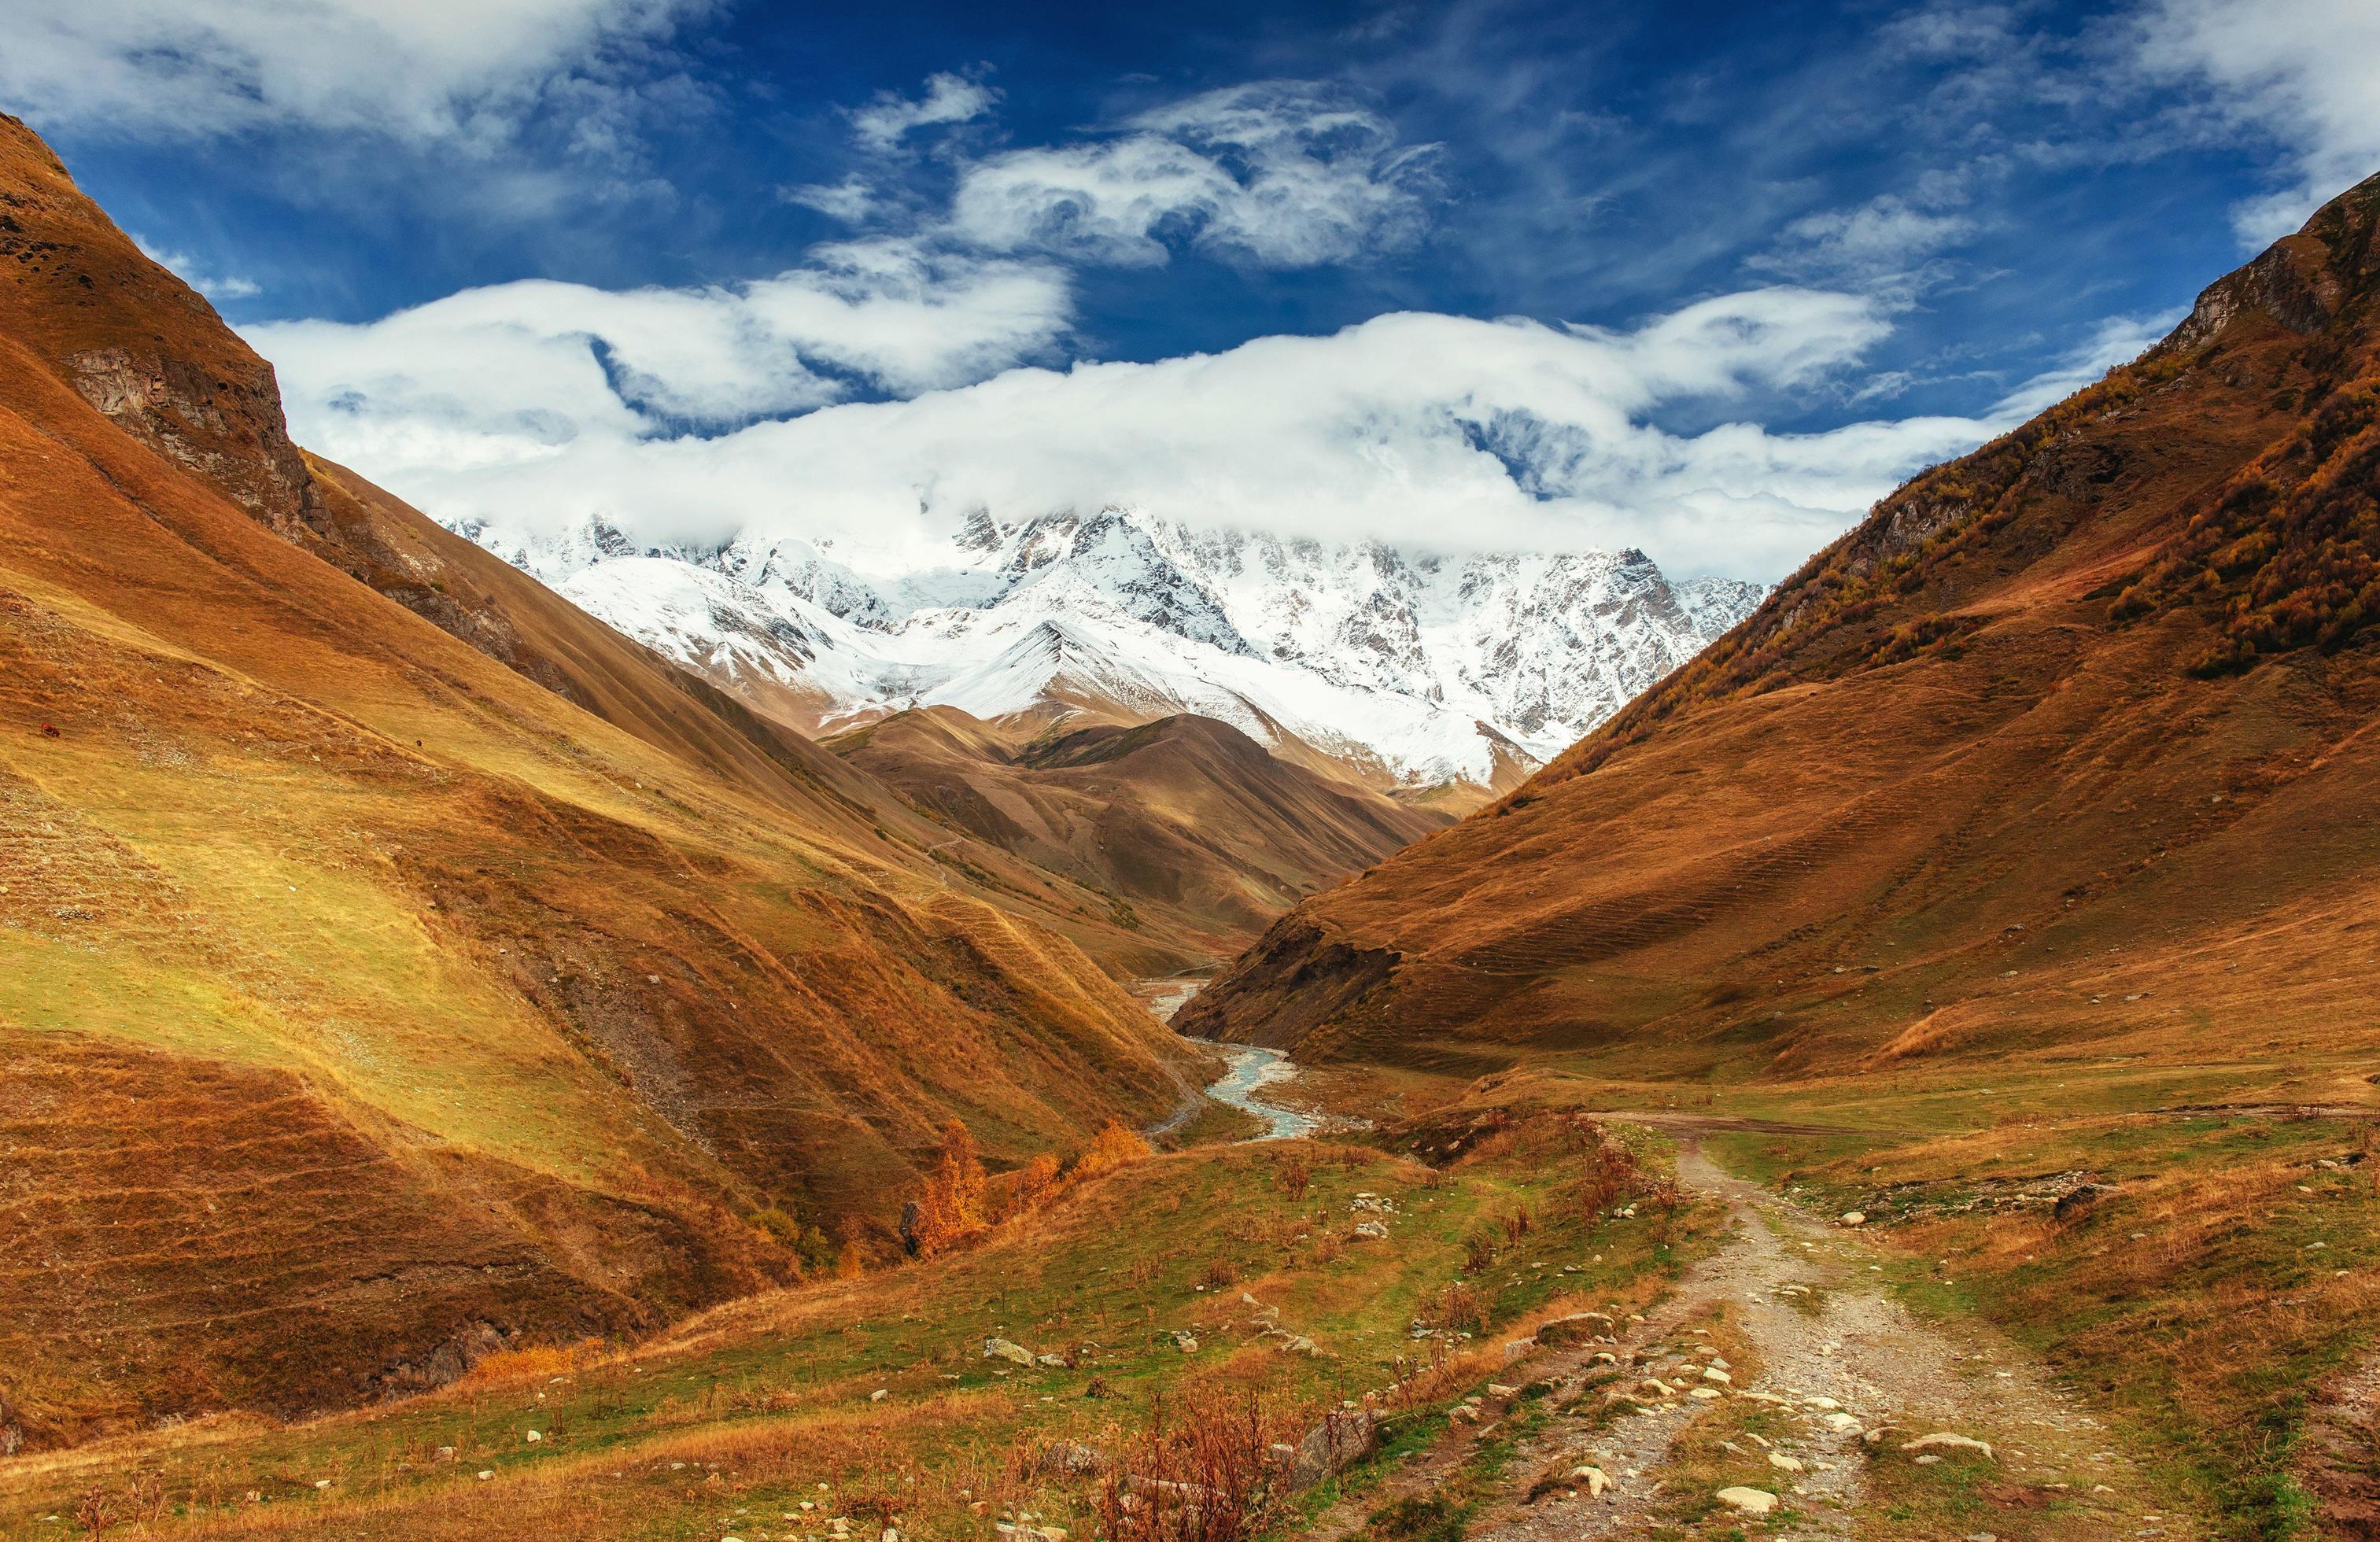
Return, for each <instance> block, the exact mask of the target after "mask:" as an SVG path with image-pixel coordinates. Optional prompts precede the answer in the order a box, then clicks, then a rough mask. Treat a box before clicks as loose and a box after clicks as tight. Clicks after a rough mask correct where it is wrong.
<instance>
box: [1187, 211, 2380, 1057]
mask: <svg viewBox="0 0 2380 1542" xmlns="http://www.w3.org/2000/svg"><path fill="white" fill-rule="evenodd" d="M2375 221H2380V179H2375V180H2374V181H2373V182H2368V183H2365V184H2364V185H2362V187H2359V188H2356V189H2354V190H2353V191H2351V192H2350V193H2349V194H2347V195H2345V196H2343V197H2342V198H2341V199H2339V200H2338V201H2336V202H2335V203H2333V204H2332V205H2330V206H2329V207H2328V208H2326V209H2325V210H2324V211H2323V212H2321V213H2319V214H2318V215H2317V216H2316V217H2315V218H2314V219H2313V222H2312V223H2311V224H2309V225H2308V226H2307V227H2306V230H2305V231H2304V233H2302V234H2301V235H2300V236H2296V237H2290V238H2289V240H2286V241H2283V242H2282V243H2280V244H2279V245H2278V246H2277V247H2276V248H2275V249H2273V250H2272V251H2270V252H2268V253H2266V254H2265V256H2264V257H2262V258H2260V259H2258V260H2257V261H2255V262H2254V263H2252V264H2251V265H2250V266H2248V267H2247V268H2245V269H2242V270H2241V271H2240V273H2235V274H2233V275H2231V276H2230V277H2229V278H2227V279H2225V280H2223V281H2222V282H2220V283H2218V284H2216V285H2214V286H2213V287H2211V288H2209V289H2208V290H2207V291H2206V293H2205V295H2204V297H2202V298H2201V299H2200V301H2199V303H2198V306H2197V309H2196V310H2195V312H2194V313H2193V314H2192V317H2191V318H2190V320H2189V321H2187V322H2184V323H2183V324H2182V325H2181V327H2180V329H2179V330H2177V332H2176V333H2175V334H2174V335H2173V336H2172V337H2171V338H2169V339H2168V341H2167V342H2165V343H2164V344H2163V345H2161V346H2158V347H2157V348H2155V349H2153V350H2152V351H2151V352H2150V353H2149V354H2147V355H2145V356H2144V357H2143V358H2142V359H2140V360H2139V361H2137V362H2135V363H2133V364H2131V365H2129V366H2126V367H2125V368H2122V369H2119V370H2115V371H2114V372H2113V373H2111V374H2110V375H2109V376H2108V378H2107V380H2106V381H2105V382H2102V383H2100V384H2098V385H2095V386H2093V387H2091V388H2090V389H2088V390H2086V391H2083V392H2082V393H2080V394H2078V395H2076V396H2074V397H2072V398H2070V400H2068V401H2067V402H2065V403H2063V404H2061V405H2059V406H2058V407H2054V408H2052V409H2051V410H2050V411H2048V412H2047V413H2045V414H2044V415H2043V416H2042V417H2041V418H2039V419H2035V420H2034V422H2032V423H2030V424H2028V425H2026V426H2025V427H2024V428H2022V429H2020V430H2018V431H2015V432H2014V433H2012V434H2010V435H2009V436H2007V437H2006V438H2004V439H2002V440H2000V441H1998V442H1996V443H1992V444H1989V445H1986V446H1985V447H1984V448H1983V449H1981V450H1979V451H1977V452H1975V453H1974V454H1973V455H1969V456H1966V457H1965V458H1963V459H1961V460H1958V461H1954V462H1950V463H1949V464H1947V465H1945V466H1943V467H1938V468H1937V469H1936V470H1934V471H1931V472H1928V473H1926V474H1925V475H1924V476H1921V477H1919V478H1917V479H1915V480H1913V481H1912V482H1911V483H1910V484H1909V485H1908V486H1906V487H1904V488H1903V489H1901V490H1900V492H1897V493H1895V494H1894V495H1893V496H1891V497H1890V498H1888V499H1887V500H1885V501H1884V502H1883V503H1881V504H1878V505H1877V506H1876V509H1875V511H1874V512H1873V513H1872V514H1871V515H1870V516H1869V517H1868V518H1867V519H1866V521H1864V523H1863V524H1862V525H1861V526H1860V527H1859V528H1856V529H1854V530H1853V531H1852V533H1851V534H1849V535H1848V536H1846V537H1844V538H1843V539H1842V540H1840V541H1839V542H1837V543H1836V544H1835V545H1834V546H1833V547H1831V548H1829V549H1828V550H1827V551H1826V552H1821V553H1820V554H1819V555H1818V556H1817V557H1815V558H1814V559H1812V561H1811V562H1810V563H1809V565H1807V566H1805V567H1804V568H1803V570H1802V571H1801V572H1800V573H1798V574H1796V575H1795V576H1794V577H1792V578H1791V579H1789V580H1788V581H1787V582H1786V583H1785V584H1783V585H1782V586H1780V587H1779V590H1778V591H1777V592H1776V593H1775V594H1774V595H1773V596H1771V597H1770V598H1769V599H1768V600H1767V602H1766V603H1764V604H1763V605H1762V606H1761V607H1760V609H1759V610H1758V611H1757V612H1756V613H1755V614H1754V615H1753V617H1752V618H1751V619H1750V620H1749V621H1747V622H1746V623H1744V624H1743V625H1741V626H1739V627H1738V628H1736V629H1735V630H1734V631H1733V632H1732V633H1731V634H1730V635H1729V636H1728V637H1725V638H1723V639H1721V640H1720V641H1719V642H1718V643H1717V644H1716V645H1714V646H1713V647H1712V648H1711V649H1710V650H1708V651H1706V653H1705V654H1704V655H1703V656H1702V657H1701V658H1699V659H1697V660H1696V661H1695V662H1693V663H1691V664H1689V665H1687V666H1686V667H1685V668H1683V669H1682V670H1680V671H1679V672H1678V673H1677V674H1674V675H1672V676H1671V677H1670V679H1668V680H1667V681H1665V682H1664V683H1663V684H1662V685H1661V686H1659V687H1658V689H1656V690H1654V691H1652V692H1649V693H1648V694H1647V695H1645V697H1643V698H1639V699H1638V700H1637V701H1636V702H1634V703H1633V704H1632V705H1631V706H1630V707H1629V708H1628V709H1627V710H1624V711H1622V712H1621V714H1619V715H1618V716H1617V717H1616V718H1615V719H1613V720H1612V721H1611V722H1609V723H1608V724H1606V725H1605V726H1604V727H1603V728H1602V729H1601V730H1599V731H1598V732H1597V733H1596V734H1594V735H1591V736H1589V737H1588V738H1587V739H1585V741H1584V742H1582V743H1581V744H1579V745H1578V746H1576V747H1574V748H1573V749H1572V750H1570V751H1569V752H1567V753H1566V754H1564V755H1563V756H1561V757H1560V758H1559V759H1557V760H1555V761H1554V762H1553V763H1552V764H1551V765H1549V766H1548V767H1547V768H1546V769H1545V770H1544V771H1541V772H1539V773H1538V774H1537V775H1536V777H1535V778H1533V779H1532V780H1531V781H1530V783H1528V784H1527V785H1526V786H1525V787H1524V788H1522V789H1521V790H1520V791H1518V792H1517V793H1515V794H1513V795H1511V796H1510V797H1508V798H1506V799H1504V800H1502V801H1501V802H1500V803H1499V804H1497V805H1496V806H1494V807H1491V808H1488V809H1487V810H1485V811H1483V812H1482V813H1481V814H1479V815H1477V816H1475V817H1474V818H1472V819H1471V820H1467V821H1465V822H1464V823H1463V824H1462V825H1459V826H1457V827H1455V828H1454V829H1451V830H1450V831H1447V832H1442V833H1440V834H1439V835H1437V836H1434V837H1432V838H1430V839H1428V840H1427V841H1424V842H1422V843H1421V844H1418V845H1416V846H1415V847H1412V848H1410V849H1409V850H1408V851H1406V852H1405V853H1403V854H1401V855H1400V856H1397V857H1394V858H1391V859H1390V861H1388V862H1386V863H1384V864H1382V865H1381V866H1380V867H1379V868H1376V869H1374V870H1373V871H1372V872H1370V873H1367V874H1366V875H1364V876H1363V877H1361V878H1359V879H1357V880H1354V881H1352V882H1350V883H1348V884H1345V885H1342V887H1340V888H1338V889H1336V890H1333V891H1331V892H1330V893H1327V894H1324V895H1320V896H1318V897H1317V898H1316V899H1314V900H1311V901H1308V902H1307V903H1306V904H1305V905H1302V906H1301V907H1300V908H1299V909H1298V910H1297V911H1295V912H1293V914H1292V915H1290V916H1289V917H1285V918H1284V919H1283V920H1282V921H1281V922H1280V923H1279V924H1278V925H1276V926H1275V927H1274V928H1273V929H1272V930H1271V931H1270V932H1269V934H1268V935H1267V936H1266V938H1265V939H1264V940H1263V941H1261V942H1259V944H1258V945H1257V947H1256V948H1255V949H1253V950H1251V952H1250V953H1248V954H1247V955H1245V957H1244V958H1243V959H1242V960H1241V961H1240V962H1239V964H1238V965H1236V966H1235V968H1234V969H1233V972H1232V973H1231V974H1230V975H1228V976H1227V977H1224V978H1223V979H1222V980H1220V982H1219V983H1218V984H1217V985H1216V986H1215V987H1213V988H1212V989H1211V990H1209V991H1208V992H1207V993H1206V994H1205V995H1203V996H1202V997H1200V998H1199V999H1198V1000H1197V1001H1196V1002H1194V1003H1193V1004H1192V1006H1191V1008H1190V1009H1189V1010H1188V1011H1187V1012H1185V1013H1184V1014H1183V1017H1182V1019H1181V1025H1182V1026H1184V1027H1185V1028H1187V1029H1189V1030H1191V1031H1195V1032H1203V1033H1207V1034H1209V1035H1216V1036H1220V1037H1224V1038H1236V1039H1249V1040H1256V1041H1260V1042H1266V1043H1272V1044H1283V1045H1294V1046H1295V1047H1296V1050H1297V1052H1298V1054H1299V1055H1300V1056H1302V1057H1305V1058H1310V1059H1328V1058H1333V1057H1340V1058H1348V1059H1358V1060H1373V1061H1380V1062H1400V1063H1408V1064H1434V1065H1438V1066H1439V1067H1442V1068H1445V1069H1449V1070H1456V1071H1476V1070H1478V1069H1482V1068H1486V1067H1489V1066H1498V1065H1503V1064H1509V1063H1511V1062H1512V1061H1513V1060H1514V1059H1515V1058H1516V1057H1518V1056H1521V1055H1524V1054H1528V1053H1533V1052H1544V1051H1563V1052H1567V1053H1570V1054H1573V1055H1576V1056H1578V1057H1581V1058H1582V1060H1583V1061H1585V1062H1589V1063H1593V1064H1596V1065H1599V1066H1602V1067H1604V1068H1605V1069H1606V1070H1608V1071H1609V1074H1612V1075H1654V1074H1662V1073H1674V1074H1684V1075H1702V1074H1705V1073H1706V1072H1708V1073H1714V1074H1718V1068H1720V1067H1726V1068H1728V1069H1727V1070H1726V1071H1725V1072H1724V1074H1726V1075H1744V1074H1752V1073H1776V1074H1795V1073H1818V1072H1829V1071H1843V1070H1856V1069H1860V1068H1863V1067H1875V1066H1879V1065H1885V1064H1890V1063H1894V1062H1907V1061H1912V1060H1924V1059H1928V1058H1935V1057H1943V1056H1956V1055H1984V1054H1991V1055H1996V1056H2007V1055H2010V1054H2018V1053H2039V1054H2043V1055H2057V1054H2070V1053H2077V1052H2082V1051H2083V1050H2084V1049H2085V1048H2087V1050H2088V1051H2089V1052H2091V1053H2094V1054H2141V1055H2155V1056H2169V1055H2173V1054H2188V1055H2192V1056H2196V1057H2201V1058H2210V1057H2211V1058H2221V1057H2222V1056H2224V1055H2227V1054H2234V1053H2246V1052H2252V1051H2253V1052H2256V1053H2264V1054H2287V1053H2288V1052H2289V1050H2290V1048H2291V1047H2293V1046H2304V1045H2310V1044H2311V1045H2325V1046H2327V1047H2329V1048H2331V1049H2337V1048H2338V1047H2340V1046H2342V1045H2344V1044H2347V1043H2351V1042H2357V1041H2366V1040H2368V1039H2369V1038H2371V1037H2372V1036H2373V1035H2374V1032H2375V1030H2380V1021H2375V1019H2374V1013H2373V1008H2372V1003H2373V1002H2374V1001H2375V1000H2380V989H2375V986H2380V960H2375V956H2374V941H2373V938H2374V935H2375V934H2376V933H2375V931H2374V928H2375V927H2380V880H2375V874H2380V816H2376V815H2375V814H2374V808H2375V807H2380V804H2376V803H2375V798H2376V797H2380V740H2375V737H2374V732H2373V728H2374V722H2375V719H2380V671H2375V667H2374V666H2375V662H2380V633H2375V630H2374V623H2375V621H2380V562H2375V558H2380V537H2375V534H2374V531H2375V528H2380V506H2375V482H2380V475H2375V470H2376V469H2380V428H2375V427H2374V423H2375V419H2380V316H2375V306H2380V301H2375V297H2374V296H2375V290H2380V273H2375V257H2374V245H2373V242H2374V225H2375Z"/></svg>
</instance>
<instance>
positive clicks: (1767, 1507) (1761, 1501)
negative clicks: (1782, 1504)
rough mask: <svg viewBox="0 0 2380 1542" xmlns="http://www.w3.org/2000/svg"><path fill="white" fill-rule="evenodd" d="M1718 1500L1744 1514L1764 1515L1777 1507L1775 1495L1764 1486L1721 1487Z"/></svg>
mask: <svg viewBox="0 0 2380 1542" xmlns="http://www.w3.org/2000/svg"><path fill="white" fill-rule="evenodd" d="M1718 1502H1719V1503H1721V1504H1723V1505H1725V1506H1727V1507H1728V1508H1729V1509H1730V1510H1734V1511H1738V1512H1742V1513H1743V1514H1745V1515H1766V1514H1767V1513H1768V1512H1770V1511H1772V1510H1774V1509H1776V1508H1777V1496H1776V1495H1774V1494H1772V1493H1770V1492H1769V1491H1768V1490H1767V1489H1766V1488H1722V1489H1720V1490H1719V1491H1718Z"/></svg>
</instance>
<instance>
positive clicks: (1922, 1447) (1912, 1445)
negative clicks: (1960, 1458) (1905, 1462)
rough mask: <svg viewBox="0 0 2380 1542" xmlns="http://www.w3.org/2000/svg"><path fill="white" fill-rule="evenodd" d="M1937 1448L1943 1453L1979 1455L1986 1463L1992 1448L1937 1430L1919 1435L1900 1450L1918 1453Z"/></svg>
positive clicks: (1990, 1455)
mask: <svg viewBox="0 0 2380 1542" xmlns="http://www.w3.org/2000/svg"><path fill="white" fill-rule="evenodd" d="M1937 1448H1938V1449H1940V1450H1943V1451H1974V1452H1977V1453H1979V1454H1980V1455H1981V1456H1982V1457H1983V1459H1984V1460H1985V1461H1986V1462H1989V1461H1991V1460H1992V1448H1991V1447H1990V1446H1989V1445H1988V1444H1987V1443H1985V1442H1984V1441H1982V1440H1972V1439H1968V1438H1967V1437H1966V1436H1964V1435H1951V1434H1948V1433H1945V1432H1943V1431H1941V1430H1937V1431H1935V1432H1934V1433H1933V1434H1931V1435H1920V1436H1919V1437H1918V1438H1917V1439H1914V1440H1912V1441H1910V1442H1909V1443H1907V1444H1906V1445H1904V1446H1902V1447H1901V1448H1900V1449H1901V1450H1902V1451H1932V1450H1936V1449H1937Z"/></svg>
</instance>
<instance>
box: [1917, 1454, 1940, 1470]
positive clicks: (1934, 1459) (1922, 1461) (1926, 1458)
mask: <svg viewBox="0 0 2380 1542" xmlns="http://www.w3.org/2000/svg"><path fill="white" fill-rule="evenodd" d="M1941 1461H1942V1459H1941V1458H1940V1457H1938V1456H1937V1455H1935V1454H1934V1453H1933V1452H1932V1451H1927V1452H1926V1453H1925V1455H1923V1456H1921V1457H1919V1458H1918V1459H1917V1464H1918V1465H1919V1466H1921V1467H1933V1466H1937V1465H1939V1464H1940V1463H1941Z"/></svg>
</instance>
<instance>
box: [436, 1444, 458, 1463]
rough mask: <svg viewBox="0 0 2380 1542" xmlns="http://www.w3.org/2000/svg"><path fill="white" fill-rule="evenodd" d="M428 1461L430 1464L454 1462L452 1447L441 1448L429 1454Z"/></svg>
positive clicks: (453, 1449)
mask: <svg viewBox="0 0 2380 1542" xmlns="http://www.w3.org/2000/svg"><path fill="white" fill-rule="evenodd" d="M430 1460H431V1461H432V1462H452V1461H454V1460H455V1448H454V1447H452V1446H441V1447H439V1448H438V1449H437V1450H436V1451H431V1453H430Z"/></svg>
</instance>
